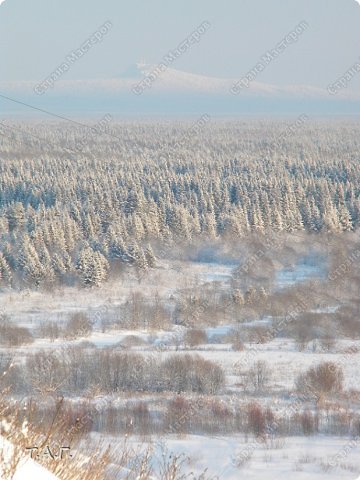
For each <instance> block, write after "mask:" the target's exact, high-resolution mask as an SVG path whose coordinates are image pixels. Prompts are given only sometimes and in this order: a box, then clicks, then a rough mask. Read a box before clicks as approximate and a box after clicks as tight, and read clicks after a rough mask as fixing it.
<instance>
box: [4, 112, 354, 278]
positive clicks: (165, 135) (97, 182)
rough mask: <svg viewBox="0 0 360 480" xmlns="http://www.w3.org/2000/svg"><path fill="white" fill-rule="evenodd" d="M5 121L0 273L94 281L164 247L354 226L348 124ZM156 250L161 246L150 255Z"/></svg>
mask: <svg viewBox="0 0 360 480" xmlns="http://www.w3.org/2000/svg"><path fill="white" fill-rule="evenodd" d="M85 132H87V133H88V134H89V132H90V133H91V134H89V135H88V136H87V138H88V142H87V145H86V146H85V147H84V149H83V151H82V152H78V150H77V149H76V144H77V143H76V142H77V139H78V138H80V137H81V136H83V135H84V129H83V128H81V127H74V126H73V125H71V126H69V125H66V124H65V125H63V124H61V125H60V124H59V125H56V124H51V125H48V124H47V125H43V124H13V125H12V128H9V127H7V128H4V132H3V133H5V135H2V136H1V138H0V156H1V164H0V178H1V180H0V182H1V183H0V215H1V216H0V222H1V223H0V235H1V237H0V241H1V244H0V278H1V281H2V284H5V285H6V284H9V283H10V284H16V285H18V282H19V281H20V283H21V282H28V283H29V284H31V285H41V284H46V285H49V284H50V283H64V282H65V283H70V284H74V283H82V284H83V285H86V286H91V285H99V284H101V283H102V282H103V281H104V280H105V279H106V278H107V277H108V275H109V272H111V271H117V270H118V269H119V268H120V269H121V268H122V266H123V265H134V266H135V267H136V268H137V269H138V270H139V271H142V270H145V269H147V268H152V267H153V266H154V264H155V262H156V259H155V256H156V255H155V254H154V249H155V250H157V253H158V254H159V250H160V252H162V249H163V248H164V246H169V245H171V244H177V245H179V244H185V245H189V244H191V242H193V241H195V240H197V239H199V238H202V239H204V240H209V239H215V238H222V239H229V238H230V239H238V238H241V237H243V236H246V235H247V234H248V233H249V232H259V233H264V232H267V231H269V230H272V231H276V232H282V231H285V232H292V231H302V230H305V231H308V232H319V231H322V232H324V231H325V232H335V233H338V232H347V231H351V230H354V229H356V228H357V227H358V225H359V222H360V204H359V189H358V185H359V181H360V178H359V176H360V173H359V168H358V167H359V165H358V162H359V158H358V151H359V140H358V138H360V136H359V127H358V124H356V123H348V124H342V126H341V128H340V127H339V126H338V125H337V124H332V123H329V124H324V123H320V124H310V125H307V127H306V128H305V127H303V129H302V130H301V131H298V132H296V135H293V136H291V135H290V136H289V132H288V130H287V129H286V125H285V124H282V123H263V122H253V123H245V122H225V121H224V122H214V123H213V124H208V125H206V126H205V127H204V128H203V129H202V130H197V131H194V130H193V129H191V124H189V125H188V126H186V124H185V125H184V124H177V123H156V122H149V123H143V124H136V123H121V124H117V125H113V126H112V127H111V130H110V131H108V132H107V133H101V134H96V132H92V131H91V130H86V129H85ZM160 254H161V253H160Z"/></svg>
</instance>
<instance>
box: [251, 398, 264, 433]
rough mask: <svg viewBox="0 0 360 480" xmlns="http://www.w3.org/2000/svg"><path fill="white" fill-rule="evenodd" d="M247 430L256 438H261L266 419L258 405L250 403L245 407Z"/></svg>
mask: <svg viewBox="0 0 360 480" xmlns="http://www.w3.org/2000/svg"><path fill="white" fill-rule="evenodd" d="M247 421H248V429H249V431H250V432H252V433H253V434H254V435H256V436H257V437H259V436H263V435H264V434H265V429H266V417H265V413H264V411H263V409H262V408H261V406H260V405H259V404H258V403H255V402H253V403H250V404H249V405H248V406H247Z"/></svg>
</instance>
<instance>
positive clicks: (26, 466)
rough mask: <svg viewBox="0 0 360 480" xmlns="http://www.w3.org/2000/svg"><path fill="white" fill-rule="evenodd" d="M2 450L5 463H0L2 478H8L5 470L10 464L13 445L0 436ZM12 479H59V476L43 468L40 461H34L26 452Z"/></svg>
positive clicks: (4, 479) (0, 479) (0, 477)
mask: <svg viewBox="0 0 360 480" xmlns="http://www.w3.org/2000/svg"><path fill="white" fill-rule="evenodd" d="M0 450H1V452H2V456H3V459H4V460H3V463H2V464H1V465H0V480H8V479H7V478H5V476H3V475H4V473H3V472H4V470H5V471H6V468H7V467H9V466H10V464H11V457H12V452H13V450H14V447H13V445H11V443H9V442H8V441H7V440H5V439H4V438H3V437H1V436H0ZM12 480H58V478H57V477H56V476H55V475H53V474H52V473H50V472H49V471H48V470H46V469H45V468H43V467H42V466H41V465H39V464H38V463H36V462H34V461H33V460H32V459H31V458H29V456H28V455H26V454H25V453H24V456H23V457H22V458H21V460H20V462H19V464H18V465H17V468H16V472H15V475H14V476H13V477H12Z"/></svg>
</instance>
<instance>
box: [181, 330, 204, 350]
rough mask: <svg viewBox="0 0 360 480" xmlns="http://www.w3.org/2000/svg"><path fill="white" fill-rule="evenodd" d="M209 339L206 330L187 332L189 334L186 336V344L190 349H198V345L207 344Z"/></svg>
mask: <svg viewBox="0 0 360 480" xmlns="http://www.w3.org/2000/svg"><path fill="white" fill-rule="evenodd" d="M207 339H208V338H207V335H206V332H205V330H200V329H191V330H187V332H186V333H185V335H184V343H185V345H187V346H189V347H190V348H194V347H197V346H198V345H202V344H204V343H207Z"/></svg>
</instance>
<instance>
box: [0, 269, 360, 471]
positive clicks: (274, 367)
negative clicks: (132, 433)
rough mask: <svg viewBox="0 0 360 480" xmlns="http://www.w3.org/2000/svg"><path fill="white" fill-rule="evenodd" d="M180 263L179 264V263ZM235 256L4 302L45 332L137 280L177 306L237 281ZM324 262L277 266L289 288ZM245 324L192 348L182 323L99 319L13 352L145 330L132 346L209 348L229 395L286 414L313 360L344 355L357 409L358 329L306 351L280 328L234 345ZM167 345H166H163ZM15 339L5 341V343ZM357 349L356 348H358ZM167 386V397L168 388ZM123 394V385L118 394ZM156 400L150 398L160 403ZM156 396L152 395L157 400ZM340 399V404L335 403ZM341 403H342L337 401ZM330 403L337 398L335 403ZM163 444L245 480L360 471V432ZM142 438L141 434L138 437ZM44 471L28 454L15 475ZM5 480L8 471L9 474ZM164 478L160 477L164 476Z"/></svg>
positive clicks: (191, 438) (113, 304) (104, 308)
mask: <svg viewBox="0 0 360 480" xmlns="http://www.w3.org/2000/svg"><path fill="white" fill-rule="evenodd" d="M169 267H170V268H169ZM234 268H235V265H232V264H225V263H224V264H215V263H200V262H197V263H195V262H174V263H172V264H171V265H170V266H169V265H166V264H162V265H161V266H160V268H158V269H156V270H155V271H153V272H151V273H149V275H148V277H147V278H146V279H145V280H143V281H142V282H141V283H140V284H139V283H138V281H137V280H136V278H133V279H132V280H131V281H128V282H124V281H122V280H118V281H116V282H114V283H112V284H111V285H110V284H106V285H104V286H103V287H101V288H99V289H95V290H92V291H91V294H89V292H88V291H85V290H82V291H81V290H80V291H78V290H77V291H75V290H73V289H72V288H70V287H67V288H62V290H61V292H59V291H58V292H57V293H51V292H50V293H40V292H25V293H15V292H9V291H7V292H6V291H5V292H2V293H1V294H0V302H1V303H0V305H1V306H0V310H1V312H2V313H3V314H5V315H7V316H8V317H9V319H10V320H11V322H13V323H14V324H16V325H18V326H23V327H26V328H28V329H29V330H30V331H33V332H35V331H36V328H37V327H38V326H39V325H40V324H41V323H42V322H45V321H46V322H54V323H56V322H59V321H63V320H64V319H66V318H67V317H68V316H69V315H71V314H73V313H77V312H84V313H86V314H87V315H89V317H90V318H96V315H97V314H98V313H99V312H100V314H101V315H104V314H106V313H108V312H109V311H114V310H116V309H117V308H118V307H119V306H120V305H121V304H122V303H123V302H124V301H125V299H126V298H127V297H128V295H129V294H130V293H131V292H133V291H134V290H139V289H140V290H141V292H142V293H143V294H145V295H149V296H154V295H155V293H157V294H159V295H160V296H161V298H162V299H163V300H164V302H165V304H166V305H169V308H172V307H171V305H172V303H171V302H172V297H173V296H176V295H177V292H178V291H179V289H181V288H184V287H186V288H187V287H191V286H192V285H195V286H197V287H198V286H199V285H200V287H201V286H202V285H205V284H209V283H214V282H215V283H216V285H217V287H218V288H219V289H220V290H221V289H223V288H227V287H228V286H229V285H230V283H231V276H232V273H233V270H234ZM323 275H324V272H323V271H322V269H321V268H317V267H316V266H314V265H306V264H298V265H295V266H293V267H286V268H283V269H280V270H278V271H277V273H276V283H275V285H274V289H275V290H282V289H285V288H287V287H289V286H292V285H295V284H299V283H301V282H306V281H307V280H309V279H312V278H316V279H319V278H320V279H321V278H322V277H323ZM337 308H338V306H336V305H335V306H334V305H329V306H327V307H325V308H324V309H323V310H321V309H318V310H315V312H317V313H320V312H322V311H323V312H324V313H329V314H334V313H335V312H336V310H337ZM273 320H274V319H273V318H272V317H265V318H260V319H259V318H258V319H249V320H248V321H243V322H242V323H241V324H240V327H241V328H246V329H249V330H251V329H257V328H264V329H267V328H271V325H272V322H273ZM237 328H239V324H235V323H223V324H219V325H217V326H208V327H207V328H206V329H205V332H206V337H207V342H205V343H203V344H198V345H196V346H194V347H192V348H189V347H188V346H183V345H181V346H180V347H179V345H177V344H175V343H174V342H173V339H174V338H175V337H176V338H180V337H181V336H182V335H183V334H184V332H185V331H186V329H185V328H184V327H181V326H173V327H172V328H169V329H158V330H154V329H152V330H149V329H147V328H138V329H128V328H125V327H124V328H122V329H108V330H106V331H105V332H103V331H101V328H100V327H99V326H96V328H94V330H93V332H92V333H91V334H90V335H87V336H84V337H80V338H76V339H75V340H70V339H64V338H61V339H55V340H53V341H51V340H49V339H46V338H36V339H35V341H34V343H32V344H29V345H22V346H20V347H16V348H15V347H14V348H13V349H12V352H13V353H14V354H16V355H18V361H22V359H24V358H25V357H26V356H27V355H28V354H30V353H33V352H34V351H38V350H46V351H57V350H58V349H60V348H62V347H66V346H71V345H80V346H81V345H82V344H83V342H86V343H87V344H91V345H92V346H93V347H94V348H96V349H99V350H101V349H112V348H114V347H120V346H121V347H122V348H123V345H124V342H125V341H126V340H127V339H129V338H133V337H136V339H137V344H134V345H131V344H130V345H129V346H127V349H126V351H130V352H134V353H140V354H142V355H144V356H145V357H146V356H153V355H156V357H157V358H159V359H166V358H167V357H169V356H171V355H173V354H174V353H176V354H177V355H186V354H189V353H191V354H199V355H200V356H201V357H203V358H204V359H207V360H210V361H212V362H214V363H216V364H217V365H220V366H221V367H222V369H223V371H224V373H225V388H224V391H223V392H222V394H219V395H217V397H216V398H217V399H218V400H221V399H222V398H223V400H224V401H229V399H234V398H236V400H237V401H239V402H240V403H241V402H243V404H244V405H245V404H246V402H249V401H250V400H253V399H254V398H255V400H256V401H257V402H259V404H261V405H262V406H264V407H271V408H272V409H273V411H274V412H275V413H276V414H282V415H284V414H285V415H286V411H287V409H288V408H289V406H290V405H291V402H292V401H293V396H292V395H293V390H294V385H295V381H296V378H297V376H298V375H299V373H300V372H304V371H306V370H307V369H308V368H310V367H311V366H314V365H316V364H318V363H320V362H325V361H329V362H334V363H335V364H337V365H340V366H341V368H342V370H343V372H344V389H345V390H346V392H355V393H354V395H353V396H351V395H348V396H344V397H342V398H341V399H339V404H338V405H337V407H336V408H340V409H344V411H345V410H346V409H353V410H355V411H359V404H358V395H357V394H356V392H358V388H359V384H360V369H359V365H360V342H359V341H357V340H351V339H339V340H337V342H336V345H335V346H334V348H333V349H332V350H331V351H329V352H324V351H323V350H322V349H321V348H320V346H319V345H318V344H317V342H312V343H309V344H308V345H307V346H306V348H305V349H304V350H303V351H299V349H298V348H297V345H296V344H295V342H294V339H293V338H287V337H286V336H285V337H279V338H274V339H273V340H271V341H268V342H267V343H259V342H249V341H246V342H244V349H243V350H240V351H234V349H233V348H232V344H231V343H230V342H228V341H227V338H228V335H229V334H231V332H233V331H234V330H236V329H237ZM159 345H166V348H162V349H159V348H158V346H159ZM7 351H8V349H7V348H6V347H2V348H1V349H0V352H2V353H6V352H7ZM349 351H351V354H349ZM259 360H264V361H265V362H266V363H267V364H268V366H269V368H270V370H271V380H270V382H269V385H268V387H267V390H266V393H262V394H256V395H254V394H252V393H250V392H247V391H246V390H244V385H243V373H244V371H246V369H247V368H249V367H250V366H251V364H252V363H254V362H255V361H259ZM165 397H166V395H164V397H163V398H165ZM132 398H133V399H134V400H135V399H136V395H134V396H133V397H132V395H131V394H130V393H128V394H126V395H125V396H124V401H125V400H126V401H128V400H131V399H132ZM141 398H142V399H143V400H145V401H146V400H147V398H148V399H149V401H150V400H151V402H154V401H155V402H156V394H149V395H148V397H147V395H146V394H142V396H141ZM112 400H113V401H114V404H116V401H117V402H118V403H119V404H121V402H122V399H121V395H119V396H117V397H116V396H113V397H112ZM151 402H150V403H151ZM150 403H149V404H150ZM329 405H330V404H329ZM332 407H333V406H332ZM329 408H330V407H329ZM91 438H92V439H93V440H94V441H95V440H97V439H100V438H101V439H102V440H105V442H108V443H111V444H112V445H116V444H117V443H119V438H118V437H114V436H112V435H111V434H100V433H97V434H95V433H94V434H92V435H91ZM149 440H150V444H151V445H152V446H153V450H154V454H155V458H156V455H160V453H159V452H160V450H159V445H160V443H161V442H162V445H163V448H164V445H166V448H167V449H168V450H169V451H174V452H177V453H178V454H183V455H184V456H185V457H186V459H187V468H188V471H192V472H194V473H196V474H198V475H200V473H201V472H202V471H203V470H204V469H206V468H207V469H208V471H207V474H208V475H209V478H214V479H215V478H217V479H229V480H238V479H240V478H248V479H254V480H260V479H261V480H262V479H263V478H266V479H269V480H272V479H274V480H275V479H277V480H278V479H280V480H282V479H284V480H287V479H289V478H291V479H294V480H309V479H311V480H313V479H314V480H325V479H334V480H335V479H340V478H341V479H351V480H355V479H356V478H357V477H358V476H359V472H360V442H359V441H358V438H357V439H356V441H354V439H352V438H350V437H349V436H334V435H333V436H332V435H311V436H296V435H295V436H285V437H279V438H276V439H275V440H266V441H263V440H258V439H257V438H256V437H254V436H253V435H251V434H250V435H248V436H247V437H246V436H244V435H240V434H229V435H220V436H213V435H206V434H201V435H196V434H193V433H190V434H181V435H169V434H166V435H165V436H161V437H159V438H157V437H156V436H155V435H152V436H151V438H150V439H149V438H148V436H147V437H146V438H145V440H144V439H142V441H143V442H144V441H145V443H146V442H149ZM131 441H132V442H135V443H136V442H137V441H138V440H137V439H136V438H135V437H133V438H132V439H131ZM25 478H26V479H32V478H36V479H39V480H42V479H44V480H50V479H52V478H55V477H53V476H51V475H50V474H49V475H47V472H46V471H44V470H43V469H41V468H40V467H37V466H36V465H35V464H34V462H32V461H27V462H26V464H22V465H21V466H20V467H19V469H18V472H17V474H16V476H15V477H14V480H25ZM2 480H5V479H2ZM159 480H160V479H159Z"/></svg>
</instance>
